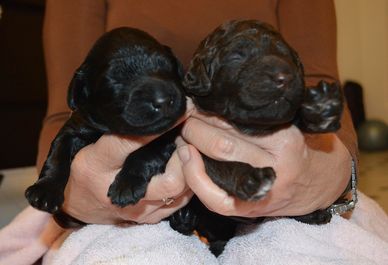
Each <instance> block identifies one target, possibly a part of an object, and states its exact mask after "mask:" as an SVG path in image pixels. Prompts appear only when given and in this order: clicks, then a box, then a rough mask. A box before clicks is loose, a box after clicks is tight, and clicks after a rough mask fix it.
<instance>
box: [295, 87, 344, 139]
mask: <svg viewBox="0 0 388 265" xmlns="http://www.w3.org/2000/svg"><path fill="white" fill-rule="evenodd" d="M342 110H343V96H342V93H341V89H340V87H339V85H338V84H337V83H331V84H329V83H327V82H325V81H320V82H319V83H318V85H317V86H316V87H312V88H309V89H307V90H306V95H305V100H304V103H303V104H302V108H301V112H300V114H301V117H300V119H301V120H300V121H301V124H300V125H301V126H300V127H301V129H303V130H304V131H307V132H313V133H326V132H334V131H337V130H338V129H339V128H340V120H341V114H342Z"/></svg>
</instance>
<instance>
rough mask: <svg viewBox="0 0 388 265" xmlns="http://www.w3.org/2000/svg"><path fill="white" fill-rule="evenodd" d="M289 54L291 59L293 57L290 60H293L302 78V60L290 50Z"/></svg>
mask: <svg viewBox="0 0 388 265" xmlns="http://www.w3.org/2000/svg"><path fill="white" fill-rule="evenodd" d="M291 54H292V57H293V58H292V59H293V61H294V63H295V64H296V66H297V67H298V68H299V69H300V71H301V73H302V76H303V75H304V66H303V63H302V60H301V59H300V57H299V55H298V53H297V52H296V51H295V50H293V49H291Z"/></svg>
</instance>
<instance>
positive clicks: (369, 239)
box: [219, 194, 388, 265]
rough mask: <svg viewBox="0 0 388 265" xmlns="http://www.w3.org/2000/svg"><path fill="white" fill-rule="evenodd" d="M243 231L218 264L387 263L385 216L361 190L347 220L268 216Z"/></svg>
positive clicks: (327, 264) (386, 226) (387, 231)
mask: <svg viewBox="0 0 388 265" xmlns="http://www.w3.org/2000/svg"><path fill="white" fill-rule="evenodd" d="M244 230H245V231H242V232H241V234H240V235H239V236H237V237H235V238H233V239H232V240H231V241H230V242H229V243H228V245H227V246H226V249H225V251H224V253H223V255H222V256H221V257H220V258H219V261H220V264H225V265H232V264H233V265H236V264H266V265H270V264H278V265H280V264H287V265H294V264H295V265H296V264H298V265H301V264H303V265H310V264H311V265H372V264H374V265H377V264H378V265H388V217H387V215H386V214H385V213H384V211H383V210H382V209H381V208H380V207H379V206H378V205H377V204H376V203H375V202H374V201H372V200H371V199H369V198H368V197H366V196H365V195H363V194H360V200H359V203H358V204H357V208H356V209H355V210H354V212H353V215H352V218H351V219H350V220H347V219H344V218H342V217H339V216H334V217H333V219H332V221H331V222H330V223H329V224H327V225H321V226H317V225H307V224H303V223H300V222H297V221H295V220H293V219H277V220H276V219H274V220H268V221H266V222H264V223H262V224H261V225H258V226H252V227H249V228H246V229H244Z"/></svg>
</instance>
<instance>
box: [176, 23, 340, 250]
mask: <svg viewBox="0 0 388 265" xmlns="http://www.w3.org/2000/svg"><path fill="white" fill-rule="evenodd" d="M184 86H185V88H186V91H187V93H188V94H189V95H190V97H191V98H192V99H193V102H194V104H195V105H196V106H197V108H198V109H199V110H200V111H202V112H204V113H207V114H211V115H216V116H219V117H221V118H223V119H225V120H226V121H228V122H229V123H230V124H232V125H233V126H234V127H235V128H237V129H238V130H239V131H241V132H242V133H245V134H249V135H266V134H270V133H273V132H275V131H277V130H279V129H281V128H284V127H287V126H289V125H290V124H295V125H297V126H298V127H299V128H300V129H301V130H302V131H304V132H309V133H325V132H333V131H336V130H337V129H339V127H340V117H341V113H342V109H343V99H342V94H341V91H340V89H339V87H338V85H337V84H336V83H332V84H328V83H326V82H324V81H321V82H320V83H319V84H317V86H316V87H310V88H306V87H305V84H304V73H303V65H302V63H301V61H300V59H299V57H298V55H297V53H296V52H295V51H294V50H293V49H292V48H291V47H290V46H289V45H288V44H287V43H286V41H285V40H284V39H283V38H282V36H281V35H280V34H279V33H278V32H277V31H275V30H274V29H273V28H272V27H271V26H270V25H268V24H265V23H262V22H259V21H255V20H241V21H231V22H228V23H225V24H224V25H222V26H220V27H218V28H217V29H215V31H213V32H212V33H211V34H210V35H209V36H207V37H206V38H205V39H204V40H203V41H202V42H201V44H200V45H199V47H198V49H197V51H196V52H195V54H194V57H193V59H192V61H191V65H190V67H189V70H188V73H187V74H186V76H185V79H184ZM203 158H204V162H205V166H206V171H207V173H208V175H209V176H210V178H211V179H212V180H213V181H214V182H215V183H216V184H217V185H218V186H220V187H221V188H222V189H224V190H225V191H227V192H228V193H229V194H230V195H233V196H236V197H238V198H240V199H242V200H248V201H249V200H259V199H260V198H262V197H263V196H265V195H266V193H267V192H268V191H269V190H270V188H271V186H272V184H273V182H274V180H275V177H276V174H275V171H274V170H273V169H272V168H254V167H252V166H251V165H249V164H246V163H242V162H229V161H215V160H213V159H211V158H209V157H206V156H204V155H203ZM199 205H200V206H199ZM204 209H205V207H204V206H203V205H201V204H200V202H199V201H198V200H193V201H192V202H191V203H190V204H189V205H188V206H187V207H186V208H184V209H182V210H180V211H178V212H177V213H176V214H175V216H174V217H172V218H171V221H170V224H171V226H172V227H173V228H174V229H176V230H178V231H180V230H182V232H183V233H186V234H187V233H189V231H190V229H191V231H192V230H194V229H196V230H198V232H199V233H201V234H205V235H209V234H210V235H211V236H210V240H209V241H210V247H211V249H212V251H213V253H215V254H219V253H221V252H222V250H223V246H224V245H225V242H226V241H225V240H228V239H229V238H231V237H232V236H233V234H234V231H235V228H236V225H237V224H238V223H239V222H241V221H244V222H245V221H247V219H245V218H234V219H233V221H231V220H230V219H228V218H225V217H223V216H220V215H216V214H214V213H210V212H209V211H206V210H204ZM182 213H183V214H182ZM209 216H212V217H210V220H209ZM330 217H331V215H330V214H329V213H328V212H327V211H326V210H319V211H316V212H314V213H312V214H311V215H307V216H302V217H298V218H297V219H298V220H301V221H304V222H308V223H325V222H328V221H329V220H330ZM193 219H195V220H196V222H195V223H193V222H192V220H193ZM185 222H186V223H185ZM182 223H185V224H182ZM209 223H215V224H216V225H215V226H214V227H213V226H209V225H208V224H209ZM190 225H191V227H189V226H190ZM220 240H221V242H220ZM223 241H224V242H223ZM222 242H223V243H222Z"/></svg>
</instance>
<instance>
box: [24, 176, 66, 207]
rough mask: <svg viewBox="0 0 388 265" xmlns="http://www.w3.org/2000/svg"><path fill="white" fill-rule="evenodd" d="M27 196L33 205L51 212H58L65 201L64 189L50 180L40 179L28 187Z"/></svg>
mask: <svg viewBox="0 0 388 265" xmlns="http://www.w3.org/2000/svg"><path fill="white" fill-rule="evenodd" d="M25 197H26V198H27V200H28V202H29V203H30V204H31V206H32V207H34V208H36V209H38V210H41V211H45V212H49V213H55V212H57V211H58V210H59V209H60V208H61V206H62V204H63V201H64V195H63V191H62V190H61V189H59V188H57V187H56V185H55V184H53V183H52V182H50V181H38V182H36V183H35V184H34V185H32V186H30V187H28V188H27V190H26V192H25Z"/></svg>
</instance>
